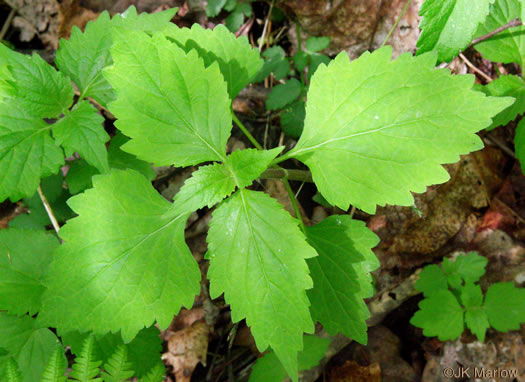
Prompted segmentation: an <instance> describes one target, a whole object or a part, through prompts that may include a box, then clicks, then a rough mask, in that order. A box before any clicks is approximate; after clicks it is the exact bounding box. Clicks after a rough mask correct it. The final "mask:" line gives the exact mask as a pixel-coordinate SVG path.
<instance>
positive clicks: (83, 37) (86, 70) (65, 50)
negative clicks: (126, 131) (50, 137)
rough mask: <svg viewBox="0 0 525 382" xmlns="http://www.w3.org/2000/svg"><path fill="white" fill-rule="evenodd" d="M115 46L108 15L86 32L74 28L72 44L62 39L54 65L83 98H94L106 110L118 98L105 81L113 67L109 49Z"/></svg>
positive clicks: (88, 24)
mask: <svg viewBox="0 0 525 382" xmlns="http://www.w3.org/2000/svg"><path fill="white" fill-rule="evenodd" d="M112 44H113V40H112V38H111V22H110V19H109V14H108V12H107V11H104V12H102V13H101V14H100V15H99V16H98V18H97V19H96V20H95V21H90V22H88V23H87V25H86V28H85V29H84V32H82V31H81V30H80V29H79V28H78V27H77V26H74V27H73V30H72V31H71V37H70V38H69V40H65V39H61V40H60V48H59V49H58V50H57V53H56V59H55V63H56V65H57V66H58V68H59V69H60V71H61V72H63V73H65V74H67V75H68V76H69V77H70V78H71V80H72V81H73V82H74V83H75V84H76V85H77V87H78V90H79V91H80V94H81V95H82V97H91V98H93V99H94V100H96V101H97V102H98V103H99V104H101V105H103V106H107V104H108V103H109V102H111V101H112V100H113V99H114V98H115V96H114V94H113V89H112V88H111V86H110V85H109V83H108V82H107V81H106V80H105V79H104V77H102V69H103V68H105V67H106V66H109V65H111V62H112V61H111V55H110V53H109V49H110V48H111V45H112Z"/></svg>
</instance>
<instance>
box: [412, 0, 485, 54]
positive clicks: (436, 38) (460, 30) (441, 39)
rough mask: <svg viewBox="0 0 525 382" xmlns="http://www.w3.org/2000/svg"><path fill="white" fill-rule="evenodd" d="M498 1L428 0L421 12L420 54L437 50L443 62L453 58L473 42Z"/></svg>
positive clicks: (418, 43)
mask: <svg viewBox="0 0 525 382" xmlns="http://www.w3.org/2000/svg"><path fill="white" fill-rule="evenodd" d="M493 2H494V0H477V1H474V2H473V1H471V0H426V1H425V2H424V3H423V5H422V6H421V10H420V11H419V14H420V16H421V17H422V19H421V22H420V24H419V29H421V35H420V36H419V39H418V41H417V47H418V51H417V53H418V54H421V53H425V52H430V51H432V50H433V51H436V52H437V53H438V60H439V61H447V62H448V61H450V60H452V59H453V58H454V57H455V56H457V55H458V53H459V52H460V51H462V50H463V49H465V48H466V47H467V45H468V44H469V43H470V42H471V41H472V38H473V37H474V34H475V32H476V29H477V28H478V25H480V24H483V22H484V21H485V19H486V18H487V15H488V14H489V7H490V4H491V3H493Z"/></svg>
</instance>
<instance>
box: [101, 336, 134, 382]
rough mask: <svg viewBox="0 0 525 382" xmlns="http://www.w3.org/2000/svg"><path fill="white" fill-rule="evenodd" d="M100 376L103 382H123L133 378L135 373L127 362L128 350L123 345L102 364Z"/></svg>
mask: <svg viewBox="0 0 525 382" xmlns="http://www.w3.org/2000/svg"><path fill="white" fill-rule="evenodd" d="M104 370H105V371H103V372H102V373H101V375H102V379H103V380H104V382H124V381H126V380H128V379H129V378H131V377H133V375H134V374H135V372H134V371H133V369H132V365H131V363H129V362H128V348H127V347H126V346H125V345H120V346H119V347H117V349H116V350H115V352H114V353H113V355H112V356H111V358H110V359H109V360H108V362H106V363H105V364H104Z"/></svg>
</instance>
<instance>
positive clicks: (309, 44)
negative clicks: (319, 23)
mask: <svg viewBox="0 0 525 382" xmlns="http://www.w3.org/2000/svg"><path fill="white" fill-rule="evenodd" d="M328 46H330V37H308V38H307V39H306V50H307V51H308V52H311V53H315V52H320V51H321V50H324V49H326V48H328Z"/></svg>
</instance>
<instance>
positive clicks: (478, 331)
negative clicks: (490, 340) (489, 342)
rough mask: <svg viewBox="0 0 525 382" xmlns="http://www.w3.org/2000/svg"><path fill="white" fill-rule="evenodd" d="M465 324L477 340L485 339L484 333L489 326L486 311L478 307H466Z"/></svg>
mask: <svg viewBox="0 0 525 382" xmlns="http://www.w3.org/2000/svg"><path fill="white" fill-rule="evenodd" d="M465 324H467V328H469V329H470V331H471V332H472V333H473V334H475V335H476V337H477V338H478V341H479V342H483V341H485V334H486V332H487V329H488V328H490V324H489V320H488V317H487V313H485V311H484V310H483V309H482V308H480V307H472V308H468V309H467V311H466V312H465Z"/></svg>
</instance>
